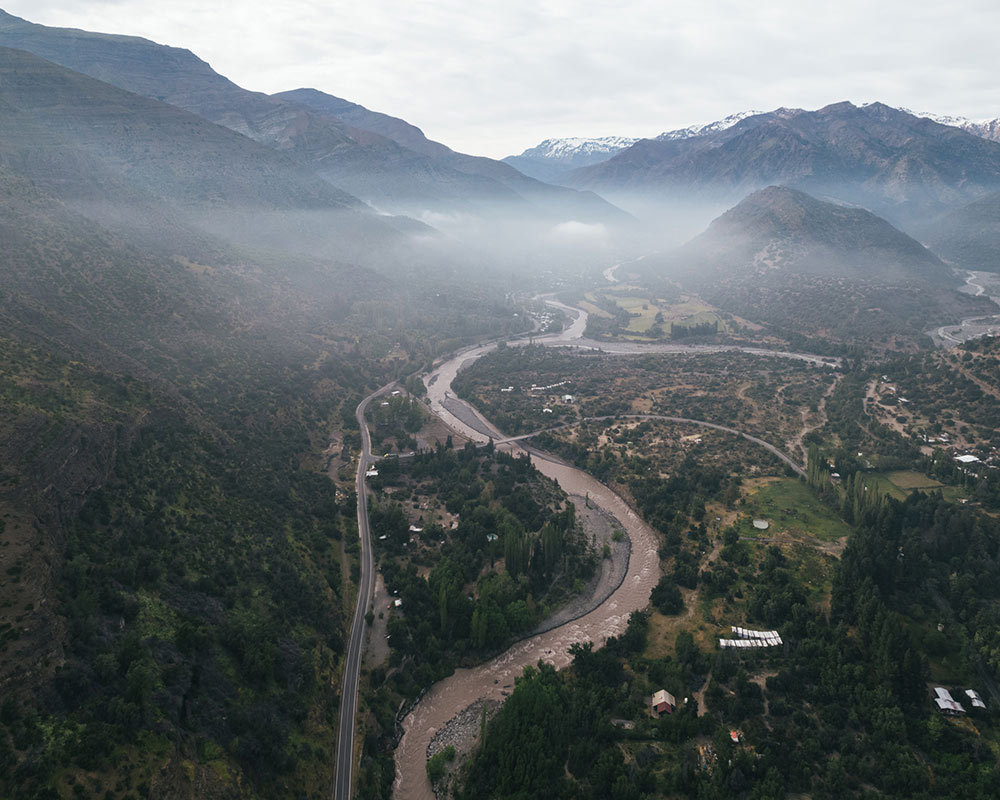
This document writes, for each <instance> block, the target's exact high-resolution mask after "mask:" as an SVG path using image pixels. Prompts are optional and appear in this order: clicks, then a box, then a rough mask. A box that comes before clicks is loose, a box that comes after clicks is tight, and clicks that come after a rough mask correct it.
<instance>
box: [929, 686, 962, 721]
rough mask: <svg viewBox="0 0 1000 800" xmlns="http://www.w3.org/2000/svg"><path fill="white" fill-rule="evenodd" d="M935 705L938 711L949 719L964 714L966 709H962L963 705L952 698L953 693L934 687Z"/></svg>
mask: <svg viewBox="0 0 1000 800" xmlns="http://www.w3.org/2000/svg"><path fill="white" fill-rule="evenodd" d="M934 695H935V697H934V705H936V706H937V709H938V711H940V712H941V713H942V714H945V715H946V716H949V717H956V716H958V715H959V714H964V713H965V709H964V708H963V707H962V704H961V703H958V702H956V701H955V699H954V698H953V697H952V696H951V692H949V691H948V690H947V689H944V688H942V687H940V686H935V687H934Z"/></svg>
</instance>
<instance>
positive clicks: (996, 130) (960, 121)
mask: <svg viewBox="0 0 1000 800" xmlns="http://www.w3.org/2000/svg"><path fill="white" fill-rule="evenodd" d="M899 110H900V111H905V112H906V113H907V114H913V116H915V117H925V118H926V119H930V120H934V122H939V123H941V124H942V125H950V126H951V127H953V128H961V129H962V130H963V131H968V132H969V133H971V134H973V135H975V136H979V137H982V138H983V139H990V140H992V141H994V142H1000V119H988V118H987V119H969V118H968V117H953V116H950V115H948V114H934V113H933V112H931V111H910V109H908V108H900V109H899Z"/></svg>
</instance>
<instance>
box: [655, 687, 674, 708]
mask: <svg viewBox="0 0 1000 800" xmlns="http://www.w3.org/2000/svg"><path fill="white" fill-rule="evenodd" d="M652 706H653V711H655V712H656V713H657V714H672V713H673V712H674V709H675V708H676V707H677V700H676V699H675V698H674V696H673V695H672V694H670V692H668V691H667V690H666V689H660V691H658V692H657V693H656V694H654V695H653V701H652Z"/></svg>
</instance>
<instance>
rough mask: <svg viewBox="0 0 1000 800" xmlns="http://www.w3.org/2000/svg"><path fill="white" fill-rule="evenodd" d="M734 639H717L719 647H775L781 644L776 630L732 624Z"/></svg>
mask: <svg viewBox="0 0 1000 800" xmlns="http://www.w3.org/2000/svg"><path fill="white" fill-rule="evenodd" d="M733 634H734V635H735V636H736V638H735V639H719V647H738V648H748V647H776V646H777V645H779V644H782V641H781V636H779V635H778V632H777V631H754V630H750V629H749V628H740V627H738V626H736V625H733Z"/></svg>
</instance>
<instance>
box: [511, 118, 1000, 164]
mask: <svg viewBox="0 0 1000 800" xmlns="http://www.w3.org/2000/svg"><path fill="white" fill-rule="evenodd" d="M787 110H788V109H778V111H787ZM794 110H795V111H796V112H802V109H794ZM899 110H900V111H903V112H905V113H907V114H912V115H913V116H916V117H924V118H926V119H930V120H933V121H934V122H938V123H940V124H942V125H948V126H950V127H953V128H961V129H962V130H964V131H967V132H968V133H971V134H973V135H975V136H979V137H981V138H983V139H989V140H991V141H994V142H996V141H1000V118H997V119H983V120H971V119H968V118H966V117H954V116H947V115H944V114H933V113H930V112H914V111H911V110H910V109H908V108H900V109H899ZM764 113H766V112H763V111H740V112H737V113H735V114H730V115H729V116H727V117H724V118H723V119H720V120H716V121H715V122H708V123H703V124H700V125H689V126H688V127H686V128H677V129H676V130H670V131H665V132H663V133H661V134H659V135H657V136H651V137H648V138H650V139H654V140H656V141H661V142H664V141H675V140H677V139H691V138H694V137H696V136H705V135H708V134H712V133H719V132H721V131H724V130H727V129H728V128H731V127H733V125H735V124H736V123H738V122H742V121H743V120H744V119H747V118H748V117H755V116H759V115H761V114H764ZM773 113H777V112H773ZM639 141H641V138H635V137H628V136H604V137H601V138H596V139H588V138H586V137H569V138H563V139H546V140H545V141H543V142H541V143H540V144H538V145H535V146H534V147H530V148H528V149H527V150H525V151H524V152H522V153H521V154H520V155H516V156H507V157H506V158H504V159H503V160H504V161H506V162H507V163H508V164H512V165H513V166H515V167H517V168H518V169H520V170H521V171H522V172H524V173H525V174H526V175H531V176H533V177H536V178H539V179H541V180H554V181H556V182H558V181H559V180H560V179H561V178H562V177H564V176H565V175H566V174H567V173H569V172H570V171H571V170H573V169H576V168H577V167H588V166H592V165H594V164H599V163H601V162H602V161H607V160H608V159H610V158H612V157H613V156H615V155H617V154H618V153H620V152H622V151H623V150H627V149H628V148H629V147H631V146H632V145H634V144H636V143H637V142H639Z"/></svg>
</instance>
